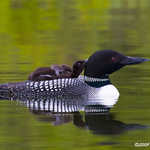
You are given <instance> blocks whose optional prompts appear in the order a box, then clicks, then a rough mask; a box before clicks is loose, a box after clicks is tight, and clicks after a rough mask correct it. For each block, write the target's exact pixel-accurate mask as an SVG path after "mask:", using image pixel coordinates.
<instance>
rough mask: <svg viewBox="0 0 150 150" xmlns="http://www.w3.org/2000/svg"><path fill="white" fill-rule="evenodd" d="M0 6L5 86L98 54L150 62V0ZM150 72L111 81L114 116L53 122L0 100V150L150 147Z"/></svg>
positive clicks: (144, 67) (142, 69) (139, 70)
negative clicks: (106, 52) (103, 52)
mask: <svg viewBox="0 0 150 150" xmlns="http://www.w3.org/2000/svg"><path fill="white" fill-rule="evenodd" d="M0 3H1V4H0V16H1V21H0V52H1V55H0V83H6V82H17V81H24V80H26V79H27V76H28V74H29V73H30V72H32V71H33V70H34V69H35V68H37V67H39V66H49V65H50V64H62V63H65V64H69V65H72V63H73V62H74V61H76V60H78V59H85V58H87V57H88V56H89V55H90V54H92V53H93V52H95V51H96V50H99V49H114V50H117V51H119V52H122V53H124V54H126V55H130V56H139V57H147V58H150V51H149V49H150V44H149V43H150V28H149V25H150V19H149V18H150V4H149V1H148V0H132V1H129V0H112V1H109V0H105V1H102V0H99V1H97V0H92V1H90V0H86V1H84V0H80V1H79V0H62V1H59V0H38V1H36V0H31V1H26V0H22V1H20V0H13V1H10V0H2V1H1V2H0ZM149 66H150V64H149V63H148V62H146V63H143V64H141V65H137V66H130V67H125V68H123V69H121V70H120V71H118V72H116V73H114V74H113V75H112V76H111V80H112V83H113V84H114V85H115V86H116V87H117V88H118V89H119V91H120V99H119V102H118V103H117V104H116V105H115V107H114V108H113V109H111V111H110V114H109V115H90V114H85V113H84V112H80V113H74V114H66V115H64V114H63V115H62V114H55V115H52V114H51V113H43V112H38V111H32V110H29V109H28V108H26V107H25V106H23V105H20V104H19V103H18V102H16V101H8V100H3V101H0V149H2V150H7V149H12V150H20V149H22V150H26V149H28V150H30V149H32V150H34V149H36V150H42V149H47V150H57V149H58V150H65V149H70V150H76V149H78V150H80V149H82V150H84V149H86V150H97V149H101V148H103V149H133V148H134V144H135V143H136V142H139V143H140V142H141V143H142V142H144V143H150V137H149V135H150V129H145V128H144V126H149V125H150V116H149V114H150V109H149V106H150V101H149V98H150V67H149ZM91 120H92V121H91ZM107 125H108V126H107ZM109 125H110V126H109ZM104 127H105V128H104ZM147 148H149V147H147Z"/></svg>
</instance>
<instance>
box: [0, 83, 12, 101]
mask: <svg viewBox="0 0 150 150" xmlns="http://www.w3.org/2000/svg"><path fill="white" fill-rule="evenodd" d="M9 85H10V84H9V83H8V84H0V100H10V99H11V97H12V96H13V93H12V91H11V88H10V86H9Z"/></svg>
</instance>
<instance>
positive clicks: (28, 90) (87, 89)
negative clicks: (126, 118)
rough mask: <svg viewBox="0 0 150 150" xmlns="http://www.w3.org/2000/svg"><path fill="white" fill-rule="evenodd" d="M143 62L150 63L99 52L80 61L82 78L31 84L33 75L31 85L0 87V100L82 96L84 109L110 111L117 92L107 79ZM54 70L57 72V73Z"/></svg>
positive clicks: (104, 51) (18, 84) (36, 81)
mask: <svg viewBox="0 0 150 150" xmlns="http://www.w3.org/2000/svg"><path fill="white" fill-rule="evenodd" d="M145 61H150V59H145V58H139V57H129V56H124V55H123V54H121V53H118V52H116V51H114V50H101V51H97V52H95V53H94V54H92V55H91V56H90V57H89V58H88V59H87V60H85V61H82V63H81V64H84V76H79V77H78V78H76V76H75V77H74V76H70V77H69V78H59V79H58V78H57V79H52V80H51V79H50V80H43V81H40V79H37V80H35V81H34V79H32V77H33V76H34V75H33V76H32V75H31V76H30V77H31V81H29V80H28V81H25V82H18V83H8V84H1V85H0V97H2V96H1V95H2V94H4V95H5V94H6V93H9V94H10V96H11V97H15V98H22V97H30V98H31V99H32V97H33V98H35V97H38V98H43V97H44V96H46V97H51V98H54V97H59V98H60V97H65V96H67V97H70V98H71V97H80V96H82V97H84V99H85V100H86V99H88V101H87V103H88V104H87V105H93V104H94V105H103V106H107V107H108V108H111V107H112V106H113V105H114V104H115V103H116V102H117V100H118V98H119V92H118V90H117V89H116V88H115V87H114V86H113V85H112V84H111V81H110V79H109V75H110V74H112V73H113V72H115V71H117V70H119V69H120V68H122V67H124V66H126V65H132V64H139V63H142V62H145ZM83 62H84V63H83ZM81 64H80V65H81ZM80 65H79V68H80ZM81 66H82V65H81ZM82 67H83V66H82ZM75 68H76V67H75ZM77 68H78V67H77ZM82 69H83V68H82ZM82 69H81V70H80V71H79V73H81V71H82ZM52 70H53V69H52ZM54 70H55V71H57V69H54ZM58 70H59V69H58ZM44 74H45V73H44ZM41 75H42V73H41ZM30 77H29V78H30ZM38 77H40V75H38ZM32 80H33V81H32ZM5 91H7V92H5Z"/></svg>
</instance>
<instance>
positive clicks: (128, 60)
mask: <svg viewBox="0 0 150 150" xmlns="http://www.w3.org/2000/svg"><path fill="white" fill-rule="evenodd" d="M145 61H150V59H146V58H140V57H130V56H126V57H125V58H124V59H123V60H122V61H121V62H120V63H121V64H122V65H134V64H140V63H142V62H145Z"/></svg>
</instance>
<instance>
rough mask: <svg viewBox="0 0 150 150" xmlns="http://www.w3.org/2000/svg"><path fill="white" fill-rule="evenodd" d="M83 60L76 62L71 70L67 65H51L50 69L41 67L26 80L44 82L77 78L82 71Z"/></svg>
mask: <svg viewBox="0 0 150 150" xmlns="http://www.w3.org/2000/svg"><path fill="white" fill-rule="evenodd" d="M84 64H85V60H79V61H76V62H75V63H74V64H73V67H72V68H71V67H70V66H68V65H65V64H63V65H61V66H59V65H51V66H50V67H41V68H37V69H36V70H35V71H33V72H32V73H31V74H30V75H29V77H28V80H30V81H44V80H54V79H62V78H77V77H78V76H79V75H80V73H81V72H82V71H83V68H84Z"/></svg>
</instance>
